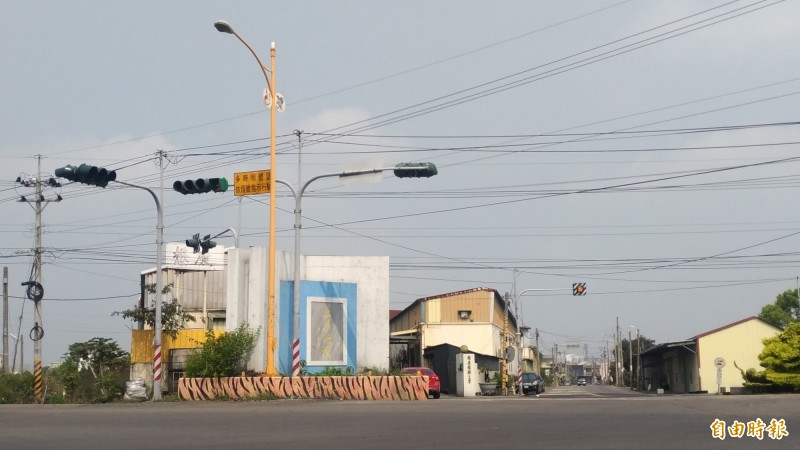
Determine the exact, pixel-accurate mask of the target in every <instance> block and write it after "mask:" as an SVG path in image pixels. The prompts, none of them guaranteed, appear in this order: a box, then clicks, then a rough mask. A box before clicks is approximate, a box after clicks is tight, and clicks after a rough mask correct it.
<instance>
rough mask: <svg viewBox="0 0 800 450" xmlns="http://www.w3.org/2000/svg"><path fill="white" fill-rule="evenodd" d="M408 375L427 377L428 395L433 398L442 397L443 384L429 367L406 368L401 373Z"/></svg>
mask: <svg viewBox="0 0 800 450" xmlns="http://www.w3.org/2000/svg"><path fill="white" fill-rule="evenodd" d="M400 372H401V373H404V374H406V375H420V376H421V375H427V376H428V395H430V396H431V397H433V398H439V396H440V395H441V387H442V385H441V382H440V381H439V376H438V375H436V373H434V372H433V370H431V369H428V368H427V367H406V368H405V369H403V370H401V371H400Z"/></svg>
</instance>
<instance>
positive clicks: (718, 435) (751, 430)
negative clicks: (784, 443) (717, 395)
mask: <svg viewBox="0 0 800 450" xmlns="http://www.w3.org/2000/svg"><path fill="white" fill-rule="evenodd" d="M709 428H711V437H713V438H714V439H719V440H725V437H726V436H727V437H731V438H743V437H745V436H747V437H754V438H756V439H758V440H763V439H764V435H766V436H767V437H769V438H770V439H779V440H780V439H783V438H784V437H786V436H789V430H788V429H787V428H786V421H785V420H784V419H772V420H770V421H769V424H767V423H765V422H764V421H763V420H761V418H757V419H756V420H751V421H749V422H747V423H743V422H739V421H738V420H734V421H733V423H732V424H731V425H730V426H726V423H725V421H724V420H719V419H714V422H712V423H711V426H710V427H709Z"/></svg>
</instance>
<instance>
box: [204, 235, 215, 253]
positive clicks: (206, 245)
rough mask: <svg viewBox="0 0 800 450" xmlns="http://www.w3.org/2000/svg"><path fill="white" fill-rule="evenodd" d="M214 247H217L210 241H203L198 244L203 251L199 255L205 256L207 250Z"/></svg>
mask: <svg viewBox="0 0 800 450" xmlns="http://www.w3.org/2000/svg"><path fill="white" fill-rule="evenodd" d="M206 238H210V236H206ZM216 246H217V243H216V242H214V241H211V240H209V239H205V240H203V241H202V242H201V243H200V247H201V248H202V249H203V250H202V251H201V252H200V253H201V254H203V255H205V254H206V253H208V251H209V250H211V249H212V248H214V247H216Z"/></svg>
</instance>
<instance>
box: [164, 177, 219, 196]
mask: <svg viewBox="0 0 800 450" xmlns="http://www.w3.org/2000/svg"><path fill="white" fill-rule="evenodd" d="M172 189H173V190H175V191H177V192H180V193H181V194H183V195H186V194H204V193H206V192H212V191H213V192H225V191H227V190H228V180H226V179H225V178H198V179H196V180H184V181H180V180H178V181H176V182H174V183H172Z"/></svg>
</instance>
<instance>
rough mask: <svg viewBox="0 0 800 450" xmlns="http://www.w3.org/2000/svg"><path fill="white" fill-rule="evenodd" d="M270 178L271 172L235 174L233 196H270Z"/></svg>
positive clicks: (259, 171)
mask: <svg viewBox="0 0 800 450" xmlns="http://www.w3.org/2000/svg"><path fill="white" fill-rule="evenodd" d="M269 177H270V171H269V170H256V171H253V172H236V173H234V174H233V195H237V196H239V195H257V194H268V193H269V182H270V180H269Z"/></svg>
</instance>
